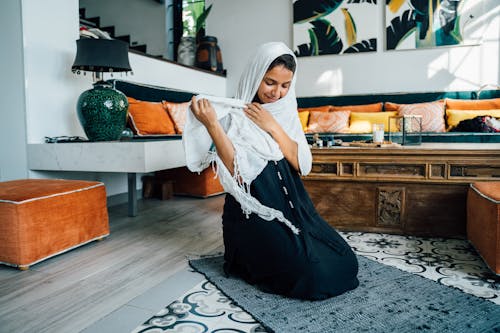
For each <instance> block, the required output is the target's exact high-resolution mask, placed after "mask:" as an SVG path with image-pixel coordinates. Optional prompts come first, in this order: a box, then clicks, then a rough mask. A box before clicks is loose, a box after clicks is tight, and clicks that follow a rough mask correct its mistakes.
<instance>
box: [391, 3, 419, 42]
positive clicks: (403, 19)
mask: <svg viewBox="0 0 500 333" xmlns="http://www.w3.org/2000/svg"><path fill="white" fill-rule="evenodd" d="M414 31H415V19H414V15H413V11H412V10H407V11H405V12H404V13H403V14H402V15H401V16H397V17H395V18H393V19H392V21H391V25H389V26H388V27H387V31H386V38H387V49H388V50H395V49H396V47H397V46H398V45H399V43H401V42H402V41H404V40H405V39H406V38H408V36H410V34H411V33H413V32H414Z"/></svg>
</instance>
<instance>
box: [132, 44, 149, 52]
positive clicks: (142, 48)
mask: <svg viewBox="0 0 500 333" xmlns="http://www.w3.org/2000/svg"><path fill="white" fill-rule="evenodd" d="M146 48H147V47H146V44H141V45H132V46H130V49H132V50H136V51H139V52H142V53H146Z"/></svg>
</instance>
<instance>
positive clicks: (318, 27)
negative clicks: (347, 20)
mask: <svg viewBox="0 0 500 333" xmlns="http://www.w3.org/2000/svg"><path fill="white" fill-rule="evenodd" d="M311 24H312V25H313V28H311V29H309V37H310V40H311V42H310V43H309V44H301V45H299V46H298V48H299V52H298V53H297V52H296V54H297V55H298V56H306V55H320V54H338V53H340V51H342V46H343V45H342V41H341V40H340V38H339V35H338V34H337V31H336V30H335V28H333V27H332V26H331V25H330V23H329V22H328V21H326V20H323V19H319V20H315V21H312V22H311Z"/></svg>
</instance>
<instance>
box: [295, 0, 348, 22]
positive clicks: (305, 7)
mask: <svg viewBox="0 0 500 333" xmlns="http://www.w3.org/2000/svg"><path fill="white" fill-rule="evenodd" d="M342 1H343V0H319V1H310V0H298V1H295V2H294V3H293V23H303V22H307V21H312V20H316V19H319V18H320V17H323V16H325V15H328V14H330V13H331V12H333V11H334V10H335V9H337V7H338V6H340V4H341V3H342Z"/></svg>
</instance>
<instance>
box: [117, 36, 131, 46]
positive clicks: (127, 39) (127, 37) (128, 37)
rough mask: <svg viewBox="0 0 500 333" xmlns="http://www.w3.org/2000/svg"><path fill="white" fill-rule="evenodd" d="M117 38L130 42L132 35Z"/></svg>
mask: <svg viewBox="0 0 500 333" xmlns="http://www.w3.org/2000/svg"><path fill="white" fill-rule="evenodd" d="M115 39H119V40H122V41H124V42H127V43H128V44H130V35H123V36H116V37H115Z"/></svg>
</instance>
